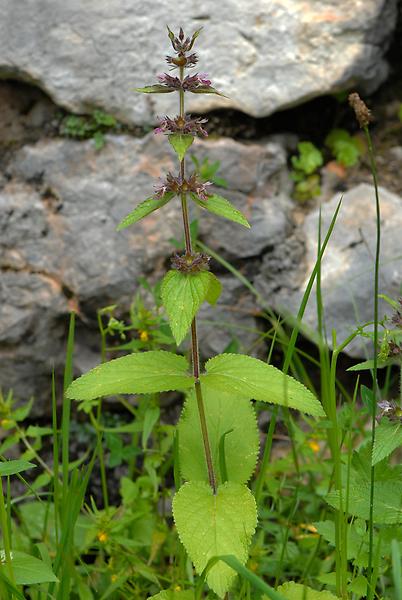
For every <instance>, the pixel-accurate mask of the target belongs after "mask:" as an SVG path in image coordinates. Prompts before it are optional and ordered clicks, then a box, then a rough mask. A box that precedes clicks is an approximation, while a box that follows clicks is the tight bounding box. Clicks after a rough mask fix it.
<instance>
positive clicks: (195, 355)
mask: <svg viewBox="0 0 402 600" xmlns="http://www.w3.org/2000/svg"><path fill="white" fill-rule="evenodd" d="M183 75H184V68H183V67H180V80H181V81H183ZM179 93H180V117H182V118H183V119H184V91H183V90H182V89H181V90H180V92H179ZM180 176H181V181H182V182H183V180H184V158H183V160H182V161H181V162H180ZM181 210H182V215H183V227H184V238H185V244H186V254H191V252H192V244H191V233H190V223H189V218H188V207H187V198H186V194H185V192H182V194H181ZM191 355H192V365H193V374H194V378H195V395H196V399H197V407H198V414H199V417H200V425H201V433H202V440H203V443H204V451H205V460H206V463H207V469H208V479H209V484H210V486H211V488H212V490H213V493H214V494H216V490H217V486H216V476H215V471H214V466H213V463H212V453H211V445H210V443H209V436H208V428H207V420H206V417H205V407H204V401H203V397H202V390H201V384H200V380H199V377H200V354H199V349H198V336H197V322H196V319H195V317H194V319H193V322H192V323H191Z"/></svg>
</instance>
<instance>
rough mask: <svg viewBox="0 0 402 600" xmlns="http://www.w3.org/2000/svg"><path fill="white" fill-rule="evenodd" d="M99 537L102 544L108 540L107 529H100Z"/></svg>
mask: <svg viewBox="0 0 402 600" xmlns="http://www.w3.org/2000/svg"><path fill="white" fill-rule="evenodd" d="M97 538H98V540H99V541H100V543H101V544H104V543H105V542H106V541H107V533H106V532H105V531H100V532H99V533H98V535H97Z"/></svg>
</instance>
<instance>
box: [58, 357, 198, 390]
mask: <svg viewBox="0 0 402 600" xmlns="http://www.w3.org/2000/svg"><path fill="white" fill-rule="evenodd" d="M187 370H188V362H187V360H186V359H185V358H184V357H183V356H178V355H176V354H172V353H171V352H164V351H163V350H155V351H151V352H139V353H136V354H129V355H128V356H123V357H122V358H116V359H115V360H111V361H109V362H106V363H103V364H102V365H99V366H98V367H95V368H94V369H92V370H91V371H89V372H88V373H86V374H85V375H82V377H79V378H78V379H76V380H75V381H73V383H72V384H71V385H70V386H69V387H68V388H67V391H66V396H67V398H75V399H76V400H92V399H94V398H99V397H100V396H110V395H113V394H152V393H155V392H167V391H170V390H183V389H188V388H189V387H192V386H193V385H194V378H193V377H192V376H191V375H189V374H188V372H187Z"/></svg>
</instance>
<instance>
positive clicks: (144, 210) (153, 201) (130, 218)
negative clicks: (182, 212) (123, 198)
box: [116, 192, 174, 231]
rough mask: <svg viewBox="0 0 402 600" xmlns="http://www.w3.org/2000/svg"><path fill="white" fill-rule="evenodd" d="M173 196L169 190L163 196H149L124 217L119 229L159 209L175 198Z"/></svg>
mask: <svg viewBox="0 0 402 600" xmlns="http://www.w3.org/2000/svg"><path fill="white" fill-rule="evenodd" d="M173 196H174V193H173V192H167V193H166V194H164V195H163V196H162V198H147V199H146V200H144V201H143V202H141V203H140V204H138V206H136V208H135V209H134V210H133V212H131V213H130V214H129V215H127V217H124V219H123V220H122V222H121V223H119V225H118V226H117V228H116V229H117V231H121V230H122V229H125V228H126V227H129V226H130V225H133V223H136V222H137V221H140V220H141V219H142V218H144V217H146V216H147V215H149V214H151V213H152V212H154V211H155V210H158V208H161V207H162V206H164V205H165V204H167V203H168V202H169V200H171V199H172V198H173Z"/></svg>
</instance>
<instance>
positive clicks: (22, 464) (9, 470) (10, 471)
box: [0, 459, 36, 477]
mask: <svg viewBox="0 0 402 600" xmlns="http://www.w3.org/2000/svg"><path fill="white" fill-rule="evenodd" d="M34 467H36V465H34V464H33V463H31V462H28V461H27V460H22V459H19V460H7V461H5V462H0V477H6V476H8V475H16V474H17V473H22V472H23V471H28V469H33V468H34Z"/></svg>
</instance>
